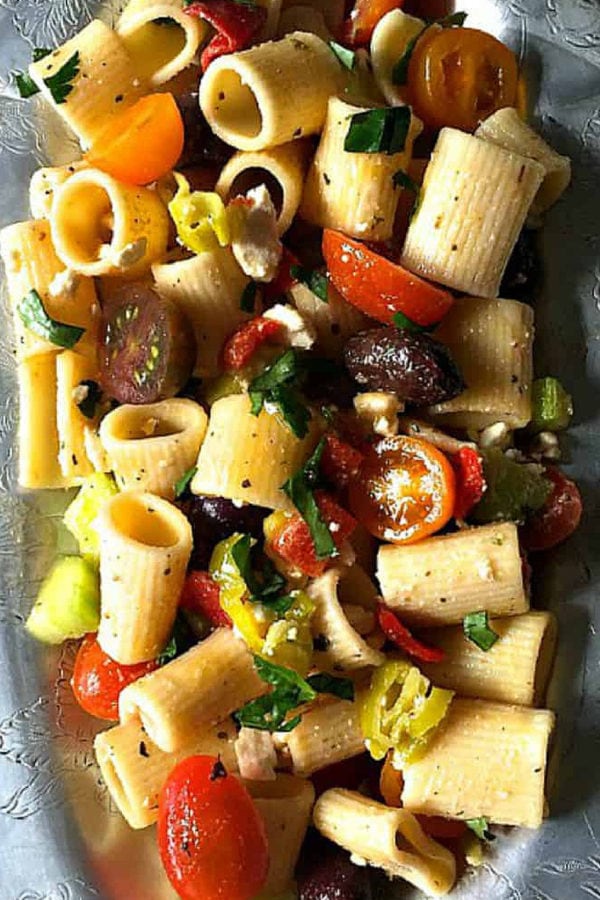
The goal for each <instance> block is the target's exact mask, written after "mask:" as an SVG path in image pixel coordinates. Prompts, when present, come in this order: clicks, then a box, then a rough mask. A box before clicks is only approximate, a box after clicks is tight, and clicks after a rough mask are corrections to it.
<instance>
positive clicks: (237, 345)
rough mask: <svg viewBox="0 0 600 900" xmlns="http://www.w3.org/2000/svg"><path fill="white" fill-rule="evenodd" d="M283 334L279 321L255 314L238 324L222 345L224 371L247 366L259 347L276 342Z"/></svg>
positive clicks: (233, 370)
mask: <svg viewBox="0 0 600 900" xmlns="http://www.w3.org/2000/svg"><path fill="white" fill-rule="evenodd" d="M282 335H283V326H282V324H281V322H276V321H275V319H267V318H265V317H264V316H256V318H254V319H250V321H249V322H244V324H243V325H240V327H239V328H238V330H237V331H235V332H234V333H233V334H232V335H231V337H230V338H228V340H227V341H226V343H225V346H224V347H223V367H224V369H225V371H226V372H238V371H239V370H240V369H243V368H244V366H247V365H248V363H249V362H250V360H251V359H252V357H253V356H254V354H255V353H256V351H257V350H258V349H259V347H262V345H263V344H270V343H277V341H278V340H279V339H281V337H282Z"/></svg>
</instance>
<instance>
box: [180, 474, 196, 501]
mask: <svg viewBox="0 0 600 900" xmlns="http://www.w3.org/2000/svg"><path fill="white" fill-rule="evenodd" d="M197 471H198V468H197V466H192V468H191V469H188V470H187V472H184V473H183V475H182V476H181V478H178V479H177V481H176V482H175V499H176V500H177V499H179V497H181V495H182V494H183V493H185V491H186V490H187V487H188V485H189V483H190V481H191V480H192V478H193V477H194V475H195V474H196V472H197Z"/></svg>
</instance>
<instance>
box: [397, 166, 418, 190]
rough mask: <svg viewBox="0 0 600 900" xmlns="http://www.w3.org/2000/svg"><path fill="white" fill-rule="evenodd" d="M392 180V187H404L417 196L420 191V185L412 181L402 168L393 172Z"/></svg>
mask: <svg viewBox="0 0 600 900" xmlns="http://www.w3.org/2000/svg"><path fill="white" fill-rule="evenodd" d="M392 181H393V182H394V187H401V188H406V190H407V191H412V192H413V194H416V195H417V196H418V195H419V193H420V191H421V187H420V185H418V184H417V182H416V181H413V179H412V178H411V177H410V175H408V174H407V173H406V172H404V171H403V170H402V169H398V171H397V172H394V174H393V175H392Z"/></svg>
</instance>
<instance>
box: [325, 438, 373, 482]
mask: <svg viewBox="0 0 600 900" xmlns="http://www.w3.org/2000/svg"><path fill="white" fill-rule="evenodd" d="M363 458H364V457H363V454H362V453H361V452H360V450H356V448H355V447H352V446H351V445H350V444H347V443H346V442H345V441H342V440H340V438H339V437H338V436H337V435H335V434H332V433H329V434H327V435H325V446H324V447H323V455H322V456H321V472H322V473H323V475H324V476H325V478H327V479H328V480H329V481H331V483H332V484H334V485H335V486H336V487H337V488H345V487H347V486H348V485H349V484H350V481H351V480H352V479H353V478H355V477H356V475H358V470H359V469H360V466H361V463H362V461H363Z"/></svg>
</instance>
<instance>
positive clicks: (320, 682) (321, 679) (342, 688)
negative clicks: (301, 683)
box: [306, 672, 354, 700]
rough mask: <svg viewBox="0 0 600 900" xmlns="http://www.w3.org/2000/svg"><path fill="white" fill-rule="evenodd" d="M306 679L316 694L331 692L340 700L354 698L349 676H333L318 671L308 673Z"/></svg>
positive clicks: (352, 685)
mask: <svg viewBox="0 0 600 900" xmlns="http://www.w3.org/2000/svg"><path fill="white" fill-rule="evenodd" d="M306 681H307V683H308V684H309V685H310V686H311V688H313V690H315V691H316V692H317V694H333V696H334V697H339V698H340V700H354V684H353V683H352V682H351V681H350V679H349V678H334V677H333V675H328V674H327V673H326V672H319V674H318V675H309V676H308V678H307V679H306Z"/></svg>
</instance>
